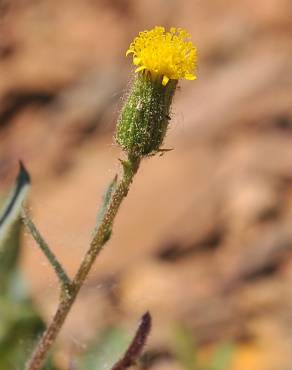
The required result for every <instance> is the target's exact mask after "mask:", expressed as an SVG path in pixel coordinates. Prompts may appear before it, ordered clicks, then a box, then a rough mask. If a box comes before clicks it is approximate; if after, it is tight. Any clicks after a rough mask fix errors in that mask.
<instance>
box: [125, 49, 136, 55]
mask: <svg viewBox="0 0 292 370" xmlns="http://www.w3.org/2000/svg"><path fill="white" fill-rule="evenodd" d="M131 53H134V50H131V49H128V50H127V51H126V57H127V56H128V55H129V54H131Z"/></svg>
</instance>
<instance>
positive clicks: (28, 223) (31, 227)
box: [21, 208, 71, 287]
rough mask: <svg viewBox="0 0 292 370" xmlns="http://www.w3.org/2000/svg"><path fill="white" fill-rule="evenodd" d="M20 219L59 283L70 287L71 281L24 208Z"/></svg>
mask: <svg viewBox="0 0 292 370" xmlns="http://www.w3.org/2000/svg"><path fill="white" fill-rule="evenodd" d="M21 218H22V221H23V223H24V225H25V227H26V228H27V229H28V231H29V232H30V234H31V235H32V237H33V238H34V240H35V241H36V243H37V244H38V246H39V247H40V249H41V250H42V252H43V253H44V255H45V256H46V257H47V259H48V261H49V262H50V264H51V265H52V267H53V269H54V270H55V272H56V275H57V276H58V278H59V280H60V283H61V285H62V286H63V287H67V286H69V285H70V283H71V281H70V279H69V277H68V275H67V274H66V272H65V270H64V269H63V267H62V265H61V263H60V262H59V261H58V260H57V258H56V256H55V255H54V253H53V252H52V251H51V249H50V247H49V245H48V244H47V242H46V241H45V240H44V238H43V237H42V236H41V234H40V232H39V230H38V229H37V227H36V226H35V224H34V223H33V221H32V220H31V218H30V216H29V214H28V213H27V212H26V210H25V209H24V208H22V210H21Z"/></svg>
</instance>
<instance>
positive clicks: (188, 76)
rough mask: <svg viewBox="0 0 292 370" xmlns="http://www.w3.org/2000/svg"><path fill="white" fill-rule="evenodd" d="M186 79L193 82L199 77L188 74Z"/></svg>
mask: <svg viewBox="0 0 292 370" xmlns="http://www.w3.org/2000/svg"><path fill="white" fill-rule="evenodd" d="M185 79H186V80H191V81H193V80H196V79H197V76H195V75H191V74H186V75H185Z"/></svg>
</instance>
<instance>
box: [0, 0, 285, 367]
mask: <svg viewBox="0 0 292 370" xmlns="http://www.w3.org/2000/svg"><path fill="white" fill-rule="evenodd" d="M155 25H163V26H165V27H167V28H168V27H170V26H175V27H183V28H186V29H187V30H188V31H189V32H190V33H191V35H192V39H193V42H194V43H195V45H196V46H197V48H198V53H199V58H198V70H197V75H198V80H197V81H195V82H189V81H182V82H180V87H181V89H179V91H177V94H176V97H175V103H174V105H173V114H172V119H171V125H170V129H169V132H168V136H167V139H166V141H165V143H164V147H165V148H174V150H172V151H170V152H167V153H166V154H165V155H163V156H155V157H151V158H149V159H147V160H145V161H144V162H143V164H142V167H141V170H140V171H139V173H138V175H137V177H136V179H135V181H134V184H133V186H132V189H131V191H130V193H129V196H128V197H127V199H126V201H125V202H124V204H123V206H122V208H121V210H120V212H119V215H118V217H117V219H116V223H115V227H114V233H113V237H112V239H111V240H110V241H109V243H108V244H107V246H106V248H105V249H104V251H103V252H102V254H101V255H100V257H99V258H98V260H97V262H96V264H95V266H94V268H93V270H92V272H91V274H90V277H89V279H88V281H87V283H86V285H85V286H84V288H83V289H82V292H81V294H80V296H79V299H78V301H77V302H76V304H75V306H74V308H73V310H72V312H71V314H70V316H69V318H68V320H67V322H66V325H65V326H64V328H63V331H62V334H61V336H60V338H59V341H58V345H57V347H56V351H55V363H56V366H58V368H59V369H66V370H67V369H69V368H70V369H74V370H75V369H76V370H87V369H92V370H97V369H98V370H100V369H108V368H109V367H108V361H110V360H109V359H107V360H102V358H103V357H102V356H105V357H104V358H106V356H109V357H111V354H112V353H113V352H111V351H110V352H109V353H110V355H108V354H106V353H107V351H106V349H105V350H104V349H103V348H104V347H103V346H105V348H108V349H109V348H111V346H112V345H113V343H114V345H116V344H117V345H119V344H120V342H121V341H123V339H121V338H123V335H124V334H125V335H131V334H132V333H133V331H134V330H135V328H136V325H137V321H138V320H139V318H140V317H141V315H142V314H143V313H144V312H145V311H147V310H149V311H150V312H151V313H152V316H153V330H152V333H151V336H150V338H149V342H148V345H147V348H146V353H145V355H144V357H143V361H142V364H141V365H140V367H141V369H151V370H166V369H167V370H202V369H203V370H206V369H209V370H220V369H222V370H225V369H226V370H227V369H230V370H246V369H248V370H291V369H292V356H291V348H292V347H291V346H292V63H291V59H292V2H291V1H290V0H258V1H257V2H255V1H252V0H238V1H228V0H155V1H154V0H143V1H142V0H135V1H134V0H107V1H106V0H61V1H60V0H39V1H34V0H13V1H12V0H11V1H9V0H6V1H5V0H2V1H1V2H0V75H1V77H0V99H1V104H0V194H1V196H4V195H6V194H7V190H8V188H9V187H10V186H11V184H12V183H13V181H14V178H15V175H16V173H17V167H18V163H17V161H18V159H19V158H21V159H22V160H23V161H24V163H25V164H26V167H27V168H28V170H29V172H30V174H31V176H32V179H33V182H32V183H33V186H32V191H31V194H30V200H29V205H30V209H31V212H32V215H33V218H34V220H35V222H36V224H37V225H38V227H39V229H40V231H41V232H42V234H43V235H44V236H45V238H46V239H47V241H48V242H49V244H50V245H51V247H52V249H53V250H54V252H55V253H56V254H57V256H58V257H59V258H60V260H61V261H62V262H63V264H64V266H65V268H66V269H67V271H68V273H69V274H70V275H71V276H72V275H73V274H74V272H75V271H76V269H77V267H78V265H79V263H80V259H81V257H82V256H83V254H84V252H85V250H86V249H87V247H88V244H89V241H90V236H91V233H92V229H93V227H94V224H95V219H96V214H97V210H98V205H99V203H100V199H101V196H102V193H103V189H104V188H105V186H106V185H107V184H108V183H109V181H110V180H111V179H112V178H113V176H114V175H115V173H116V172H117V171H118V169H119V162H118V158H121V157H122V153H121V151H120V150H119V148H118V147H117V145H116V144H115V143H114V142H113V139H112V136H113V132H114V129H115V121H116V118H117V116H118V114H119V110H120V108H121V105H122V99H123V98H122V97H123V94H124V92H126V91H127V88H128V86H129V81H130V79H131V76H132V73H133V68H132V65H131V60H130V58H126V57H125V51H126V49H127V46H128V45H129V43H130V42H131V41H132V39H133V38H134V37H135V35H136V34H137V33H138V32H139V31H142V30H145V29H150V28H152V27H153V26H155ZM22 236H23V237H22V242H21V250H20V251H19V253H20V259H19V262H17V263H18V265H19V266H20V267H19V269H20V270H21V273H22V279H21V281H22V283H23V285H24V286H26V288H25V290H26V294H27V296H28V297H29V300H30V301H31V302H33V303H32V305H33V307H34V309H35V310H36V311H37V315H39V316H40V318H39V320H43V321H45V322H46V321H48V320H49V319H50V318H51V316H52V314H53V313H54V310H55V308H56V305H57V302H58V297H59V291H58V282H57V279H56V277H55V276H54V274H53V272H52V270H51V267H50V266H49V265H48V263H47V261H46V259H45V257H44V256H43V255H42V253H41V252H40V251H39V250H38V248H37V247H36V245H35V244H34V242H33V240H32V239H31V237H30V236H29V235H27V234H24V235H22ZM1 284H2V283H1ZM23 289H24V288H23ZM3 294H4V293H3ZM12 306H13V305H12ZM13 307H14V306H13ZM8 311H9V312H12V311H11V310H8ZM13 312H14V311H13ZM2 315H3V314H2ZM15 315H16V317H17V314H15ZM3 317H4V316H3ZM3 317H2V319H1V318H0V319H1V321H2V324H3V322H4V320H5V317H4V318H3ZM24 321H25V322H27V321H26V319H24ZM11 330H12V329H11ZM28 331H29V332H30V329H29V328H28ZM30 333H31V334H32V332H30ZM121 333H123V334H121ZM25 338H26V336H24V339H22V340H21V341H19V338H18V337H17V336H16V338H14V342H13V340H12V341H10V342H11V343H17V345H18V346H19V345H20V346H23V347H25V346H26V344H25ZM0 339H1V330H0ZM5 343H6V342H5ZM6 344H7V343H6ZM2 345H3V343H2ZM13 345H14V344H13ZM3 346H4V345H3ZM0 347H1V342H0ZM3 348H4V347H3ZM5 348H8V347H5ZM9 348H10V347H9ZM92 349H94V350H92ZM29 350H30V349H26V351H27V353H29ZM91 350H92V352H90V351H91ZM5 351H6V350H5ZM86 351H87V352H86ZM0 355H1V353H0ZM76 356H81V357H82V356H83V357H84V358H85V357H86V356H87V357H86V358H87V360H86V361H87V365H78V360H76V361H75V358H76ZM0 357H1V356H0ZM98 359H99V361H100V362H98ZM9 361H10V364H11V367H10V368H11V369H14V368H15V369H20V368H21V367H16V365H13V361H12V362H11V357H10V360H9ZM17 366H19V365H17ZM81 366H82V367H81ZM10 368H8V367H3V369H5V370H9V369H10Z"/></svg>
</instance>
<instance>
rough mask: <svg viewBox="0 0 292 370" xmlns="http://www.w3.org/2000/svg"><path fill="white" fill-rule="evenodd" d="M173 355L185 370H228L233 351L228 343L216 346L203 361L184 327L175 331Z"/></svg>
mask: <svg viewBox="0 0 292 370" xmlns="http://www.w3.org/2000/svg"><path fill="white" fill-rule="evenodd" d="M173 350H174V352H175V355H176V357H177V359H178V360H179V362H180V363H181V364H182V366H183V368H184V369H185V370H228V369H229V366H230V363H231V360H232V356H233V351H234V346H233V345H232V344H230V343H222V344H219V345H217V346H216V348H215V349H214V350H213V351H212V353H211V355H209V356H207V358H206V359H205V360H203V359H202V358H201V357H200V356H199V353H198V346H197V344H196V342H195V340H194V336H193V334H192V333H191V331H190V330H188V329H187V328H186V327H184V326H178V327H176V329H175V340H174V348H173Z"/></svg>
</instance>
